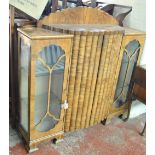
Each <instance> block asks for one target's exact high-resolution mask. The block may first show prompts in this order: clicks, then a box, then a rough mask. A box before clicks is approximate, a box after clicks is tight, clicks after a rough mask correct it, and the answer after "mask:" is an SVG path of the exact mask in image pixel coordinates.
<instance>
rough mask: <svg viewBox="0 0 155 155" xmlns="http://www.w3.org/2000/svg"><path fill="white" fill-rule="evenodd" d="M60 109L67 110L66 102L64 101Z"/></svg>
mask: <svg viewBox="0 0 155 155" xmlns="http://www.w3.org/2000/svg"><path fill="white" fill-rule="evenodd" d="M61 108H62V109H68V103H67V100H65V102H64V104H62V105H61Z"/></svg>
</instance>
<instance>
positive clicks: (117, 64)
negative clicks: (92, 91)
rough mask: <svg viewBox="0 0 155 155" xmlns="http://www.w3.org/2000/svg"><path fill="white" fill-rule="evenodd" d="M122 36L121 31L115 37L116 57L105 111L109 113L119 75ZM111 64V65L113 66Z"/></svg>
mask: <svg viewBox="0 0 155 155" xmlns="http://www.w3.org/2000/svg"><path fill="white" fill-rule="evenodd" d="M122 37H123V33H122V32H119V33H118V36H117V38H116V41H115V42H116V44H117V49H116V52H117V57H116V62H115V64H114V66H116V67H115V70H113V74H114V75H115V76H114V77H113V83H112V88H111V91H110V93H109V99H108V102H109V103H108V104H107V106H108V108H107V109H108V111H107V113H108V114H109V113H110V110H111V107H112V106H113V105H112V104H113V101H114V95H115V89H116V86H117V81H118V77H119V71H120V67H121V61H122V57H123V52H121V50H120V49H121V43H122ZM114 66H113V67H114Z"/></svg>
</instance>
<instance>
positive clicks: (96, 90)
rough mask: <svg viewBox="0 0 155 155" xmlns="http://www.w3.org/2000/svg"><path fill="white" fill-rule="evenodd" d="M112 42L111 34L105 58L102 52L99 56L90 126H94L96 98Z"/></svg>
mask: <svg viewBox="0 0 155 155" xmlns="http://www.w3.org/2000/svg"><path fill="white" fill-rule="evenodd" d="M112 40H113V35H112V34H111V35H110V36H109V40H108V45H107V46H108V48H107V51H106V58H105V53H104V51H103V52H102V55H101V60H100V65H99V72H98V79H97V83H96V88H95V96H94V101H93V107H92V114H91V119H90V125H91V126H92V125H93V124H94V120H95V114H96V110H97V108H98V107H97V102H98V98H99V95H100V94H99V93H100V89H101V84H102V74H103V71H104V70H106V69H107V70H108V61H109V58H110V54H111V47H112ZM105 46H106V45H105ZM104 63H105V66H104ZM101 95H102V94H101Z"/></svg>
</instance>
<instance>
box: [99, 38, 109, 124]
mask: <svg viewBox="0 0 155 155" xmlns="http://www.w3.org/2000/svg"><path fill="white" fill-rule="evenodd" d="M108 42H109V35H105V37H104V46H103V52H104V54H105V56H104V59H105V60H104V72H103V81H102V87H101V88H102V91H101V94H102V100H101V95H100V97H99V104H101V106H100V111H99V116H98V117H99V121H100V120H102V119H101V118H102V117H101V115H102V113H104V111H102V109H104V110H105V108H106V107H105V102H104V101H103V99H105V96H104V94H105V93H106V89H105V85H104V84H105V83H106V82H107V71H108V69H107V68H105V67H106V66H107V61H108V59H107V56H108V54H107V50H108V48H109V46H108V45H109V43H108ZM104 114H105V113H104ZM96 117H97V116H96Z"/></svg>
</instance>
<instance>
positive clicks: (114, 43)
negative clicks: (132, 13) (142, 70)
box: [44, 24, 124, 131]
mask: <svg viewBox="0 0 155 155" xmlns="http://www.w3.org/2000/svg"><path fill="white" fill-rule="evenodd" d="M44 28H46V29H50V30H54V31H59V32H63V33H71V34H74V38H73V47H72V55H71V63H70V73H69V81H68V103H69V108H68V109H67V111H66V115H65V131H74V130H77V129H81V128H86V127H89V126H92V125H94V124H97V123H99V122H100V121H101V120H103V119H104V118H106V117H107V116H108V114H109V110H110V107H111V105H112V103H113V99H114V94H115V89H114V88H115V87H116V84H117V80H118V73H119V69H120V64H121V63H120V62H121V59H122V54H121V53H120V47H121V42H122V36H123V32H124V30H123V28H121V27H119V26H114V25H81V24H78V25H75V24H74V25H71V24H62V25H61V24H59V25H50V26H46V25H44Z"/></svg>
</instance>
